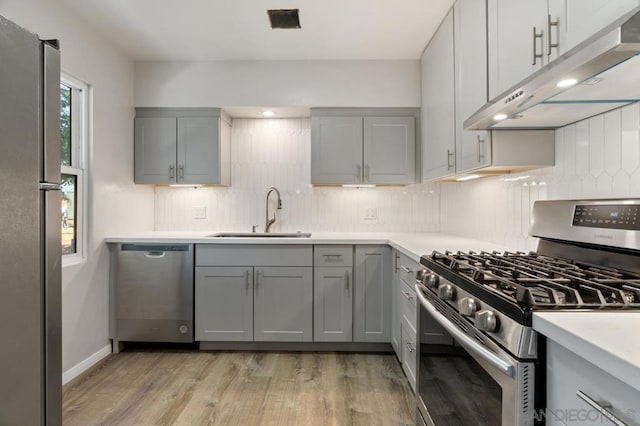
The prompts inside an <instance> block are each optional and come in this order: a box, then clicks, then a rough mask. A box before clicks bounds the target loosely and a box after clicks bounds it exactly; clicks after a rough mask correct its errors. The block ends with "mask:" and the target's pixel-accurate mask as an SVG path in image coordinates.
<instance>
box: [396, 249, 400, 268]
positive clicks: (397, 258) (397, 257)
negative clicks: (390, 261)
mask: <svg viewBox="0 0 640 426" xmlns="http://www.w3.org/2000/svg"><path fill="white" fill-rule="evenodd" d="M398 260H400V255H399V254H398V252H396V272H398V271H399V270H400V269H399V268H398Z"/></svg>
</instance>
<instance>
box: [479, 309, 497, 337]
mask: <svg viewBox="0 0 640 426" xmlns="http://www.w3.org/2000/svg"><path fill="white" fill-rule="evenodd" d="M475 324H476V327H478V328H479V329H480V330H483V331H487V332H489V333H493V332H495V331H498V327H499V326H500V322H499V321H498V317H497V316H496V314H495V313H494V312H493V311H488V310H484V311H480V312H477V313H476V320H475Z"/></svg>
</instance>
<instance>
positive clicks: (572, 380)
mask: <svg viewBox="0 0 640 426" xmlns="http://www.w3.org/2000/svg"><path fill="white" fill-rule="evenodd" d="M578 392H581V394H582V395H583V396H584V397H588V398H590V399H591V400H593V401H595V402H596V403H599V404H600V405H603V406H608V408H607V409H608V410H609V411H611V412H612V413H613V414H614V415H615V416H616V417H618V418H619V419H620V420H622V421H623V422H624V423H626V424H629V425H640V391H638V390H637V389H634V388H632V387H631V386H629V385H627V384H626V383H624V382H622V381H620V380H618V379H617V378H615V377H613V376H612V375H610V374H609V373H607V372H606V371H604V370H602V369H600V368H598V367H597V366H595V365H593V364H591V363H590V362H588V361H587V360H585V359H584V358H582V357H580V356H579V355H577V354H575V353H573V352H571V351H569V350H568V349H566V348H564V347H563V346H561V345H559V344H557V343H556V342H553V341H551V340H549V341H548V342H547V410H549V412H550V413H549V414H551V415H548V416H547V424H550V425H569V426H571V425H574V424H575V425H577V424H584V422H585V421H588V423H589V424H603V425H604V424H613V423H610V422H609V421H608V420H607V419H606V418H604V417H603V416H601V415H600V414H599V412H598V411H597V410H596V409H595V408H594V407H592V406H590V405H589V404H588V403H587V402H585V401H584V400H583V399H581V398H580V397H579V396H578V395H577V393H578Z"/></svg>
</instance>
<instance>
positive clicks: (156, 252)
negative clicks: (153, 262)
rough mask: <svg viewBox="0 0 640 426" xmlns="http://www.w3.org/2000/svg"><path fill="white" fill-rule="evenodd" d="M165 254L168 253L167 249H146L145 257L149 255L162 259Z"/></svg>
mask: <svg viewBox="0 0 640 426" xmlns="http://www.w3.org/2000/svg"><path fill="white" fill-rule="evenodd" d="M165 254H167V252H166V251H159V250H153V251H145V252H144V257H148V258H150V259H160V258H163V257H164V255H165Z"/></svg>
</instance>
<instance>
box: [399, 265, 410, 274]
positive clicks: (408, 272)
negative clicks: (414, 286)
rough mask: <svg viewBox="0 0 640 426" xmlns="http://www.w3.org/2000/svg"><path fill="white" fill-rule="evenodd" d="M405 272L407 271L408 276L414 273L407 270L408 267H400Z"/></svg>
mask: <svg viewBox="0 0 640 426" xmlns="http://www.w3.org/2000/svg"><path fill="white" fill-rule="evenodd" d="M400 268H401V269H402V270H403V271H405V272H406V273H407V274H413V271H412V270H411V269H409V268H407V267H406V266H401V267H400Z"/></svg>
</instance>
